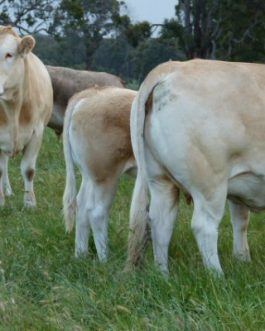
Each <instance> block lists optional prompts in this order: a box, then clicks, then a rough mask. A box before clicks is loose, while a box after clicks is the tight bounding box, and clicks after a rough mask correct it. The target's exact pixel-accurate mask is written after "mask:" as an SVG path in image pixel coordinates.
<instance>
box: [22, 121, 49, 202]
mask: <svg viewBox="0 0 265 331" xmlns="http://www.w3.org/2000/svg"><path fill="white" fill-rule="evenodd" d="M42 136H43V126H40V127H39V128H38V129H36V130H35V131H34V133H33V136H32V138H31V141H30V142H29V144H28V145H27V146H26V147H25V148H24V151H23V157H22V160H21V164H20V169H21V175H22V177H23V180H24V206H25V207H28V208H31V207H36V198H35V194H34V189H33V179H34V175H35V168H36V161H37V157H38V154H39V150H40V147H41V141H42Z"/></svg>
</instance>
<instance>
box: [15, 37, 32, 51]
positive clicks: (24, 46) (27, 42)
mask: <svg viewBox="0 0 265 331" xmlns="http://www.w3.org/2000/svg"><path fill="white" fill-rule="evenodd" d="M34 46H35V39H34V38H33V37H32V36H25V37H23V38H22V39H21V41H20V43H19V46H18V52H19V54H20V55H22V56H23V55H26V54H28V53H29V52H30V51H31V50H32V49H33V48H34Z"/></svg>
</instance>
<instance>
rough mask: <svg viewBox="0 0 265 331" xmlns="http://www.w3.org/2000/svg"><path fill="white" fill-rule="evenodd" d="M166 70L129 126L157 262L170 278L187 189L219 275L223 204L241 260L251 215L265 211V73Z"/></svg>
mask: <svg viewBox="0 0 265 331" xmlns="http://www.w3.org/2000/svg"><path fill="white" fill-rule="evenodd" d="M170 66H171V67H172V71H171V72H169V71H168V70H167V69H168V68H169V67H170ZM164 69H165V70H164V72H163V65H162V66H160V67H158V68H157V69H155V70H154V71H153V72H151V74H150V75H149V76H148V77H147V79H146V80H145V82H144V83H143V85H142V87H141V89H140V92H139V95H138V96H137V98H136V100H135V102H134V106H133V108H132V124H131V125H132V129H131V131H132V143H133V147H134V153H135V157H136V160H137V165H138V167H139V169H140V171H139V176H142V177H145V178H147V179H148V187H149V190H150V194H151V205H150V218H151V227H152V238H153V243H154V255H155V260H156V262H157V264H158V265H159V267H160V269H161V270H162V271H163V272H167V270H168V269H167V260H168V245H169V241H170V238H171V235H172V231H173V227H174V221H175V219H176V214H177V209H178V191H177V188H182V189H183V190H184V191H186V192H187V193H188V194H190V195H191V196H192V199H193V202H194V212H193V217H192V228H193V231H194V233H195V237H196V240H197V243H198V246H199V249H200V252H201V254H202V257H203V261H204V263H205V265H206V266H207V267H208V268H209V269H213V270H215V271H216V272H218V273H221V272H222V269H221V266H220V262H219V258H218V252H217V239H218V226H219V223H220V221H221V219H222V217H223V213H224V208H225V201H226V198H228V199H229V205H230V209H231V216H232V224H233V229H234V254H235V255H236V256H237V257H239V258H241V259H244V260H249V250H248V244H247V239H246V231H247V230H246V229H247V225H248V221H249V219H248V211H249V209H250V210H253V211H255V210H262V209H264V207H265V190H264V189H263V188H264V184H265V181H264V178H265V177H264V176H265V167H264V164H265V163H264V161H265V154H264V150H265V139H264V132H265V111H264V109H265V94H264V90H265V67H264V66H262V65H254V64H245V63H228V62H220V61H219V62H218V61H202V60H194V61H190V62H184V63H172V64H170V63H168V64H165V65H164ZM148 100H149V101H150V100H151V103H148ZM141 174H142V175H141ZM143 174H144V175H143ZM132 224H133V222H132ZM135 240H137V238H136V239H135Z"/></svg>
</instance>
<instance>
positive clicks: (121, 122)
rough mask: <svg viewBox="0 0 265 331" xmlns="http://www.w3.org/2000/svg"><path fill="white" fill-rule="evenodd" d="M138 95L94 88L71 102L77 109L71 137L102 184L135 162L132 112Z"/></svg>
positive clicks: (132, 92) (114, 89) (130, 92)
mask: <svg viewBox="0 0 265 331" xmlns="http://www.w3.org/2000/svg"><path fill="white" fill-rule="evenodd" d="M135 94H136V92H134V91H131V90H127V89H120V88H111V87H110V88H108V87H107V88H91V89H88V90H85V91H83V92H81V93H79V94H77V95H75V96H74V97H73V98H72V99H71V102H70V103H71V104H74V105H75V110H74V112H73V115H72V119H71V127H70V132H71V133H70V134H71V135H72V137H73V135H74V136H75V140H76V143H77V144H79V146H80V151H79V154H80V155H85V156H86V158H87V159H86V162H87V165H88V169H89V171H90V172H91V174H92V176H93V177H94V178H96V179H97V180H98V181H102V180H106V179H107V178H108V177H109V176H112V174H113V173H116V172H117V171H121V169H123V168H124V167H125V166H126V162H130V160H131V161H132V160H133V159H134V158H133V153H132V147H131V138H130V109H131V104H132V101H133V98H134V97H135Z"/></svg>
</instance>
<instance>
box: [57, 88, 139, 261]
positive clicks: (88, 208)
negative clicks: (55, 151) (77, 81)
mask: <svg viewBox="0 0 265 331" xmlns="http://www.w3.org/2000/svg"><path fill="white" fill-rule="evenodd" d="M135 95H136V92H135V91H132V90H128V89H123V88H118V87H93V88H90V89H87V90H84V91H82V92H80V93H77V94H75V95H74V96H73V97H72V98H71V99H70V101H69V104H68V107H67V109H66V112H65V120H64V131H63V145H64V156H65V163H66V186H65V191H64V196H63V210H64V218H65V226H66V230H67V231H71V229H72V227H73V225H74V220H75V217H76V239H75V255H76V256H80V255H86V254H87V252H88V236H89V228H90V227H91V228H92V231H93V235H94V240H95V245H96V249H97V254H98V257H99V259H100V261H102V262H104V261H106V259H107V252H108V247H107V222H108V214H109V210H110V207H111V205H112V201H113V198H114V195H115V192H116V189H117V185H118V180H119V178H120V176H121V175H122V174H123V173H124V172H126V171H129V170H132V169H133V168H134V167H135V160H134V157H133V153H132V147H131V139H130V110H131V104H132V101H133V98H134V97H135ZM74 165H77V167H78V168H79V170H80V172H81V175H82V182H81V187H80V190H79V192H78V195H77V197H76V180H75V173H74Z"/></svg>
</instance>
